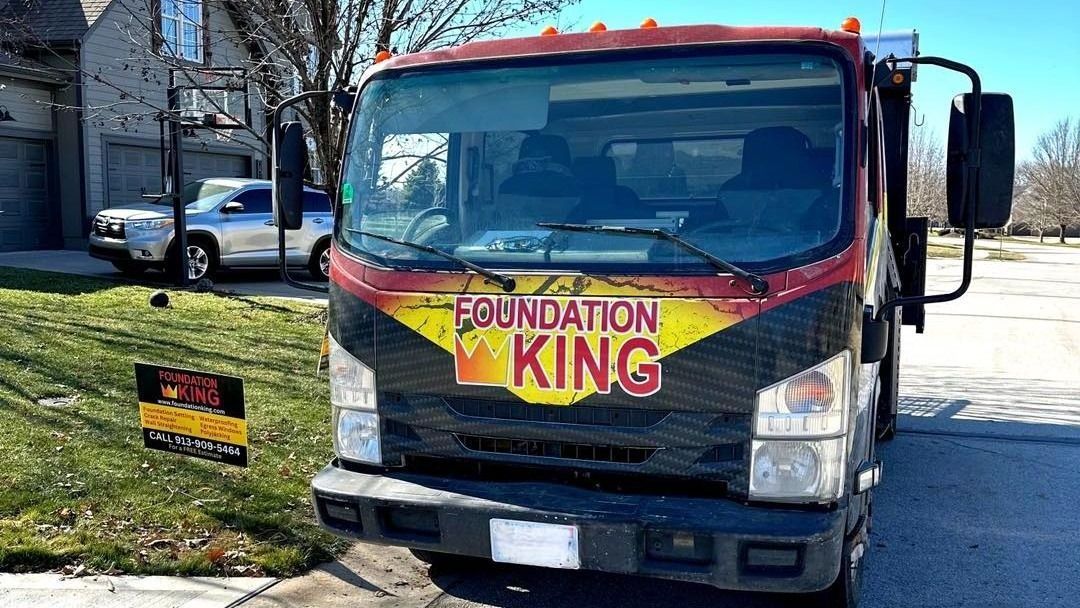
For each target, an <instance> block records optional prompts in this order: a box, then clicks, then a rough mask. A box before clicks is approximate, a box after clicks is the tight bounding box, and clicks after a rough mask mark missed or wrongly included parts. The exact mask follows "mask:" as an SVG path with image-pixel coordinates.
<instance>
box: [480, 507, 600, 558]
mask: <svg viewBox="0 0 1080 608" xmlns="http://www.w3.org/2000/svg"><path fill="white" fill-rule="evenodd" d="M489 527H490V531H491V559H492V560H493V561H496V562H502V563H507V564H523V565H526V566H541V567H545V568H564V569H569V570H577V569H579V568H581V553H580V548H579V547H580V545H579V541H578V527H577V526H574V525H566V524H550V523H545V522H537V521H522V520H516V519H497V518H493V519H491V520H490V524H489Z"/></svg>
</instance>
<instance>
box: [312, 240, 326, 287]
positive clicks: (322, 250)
mask: <svg viewBox="0 0 1080 608" xmlns="http://www.w3.org/2000/svg"><path fill="white" fill-rule="evenodd" d="M308 272H310V273H311V276H312V277H314V278H315V280H316V281H329V280H330V241H323V242H321V243H319V244H318V245H317V246H316V247H315V251H312V252H311V259H309V260H308Z"/></svg>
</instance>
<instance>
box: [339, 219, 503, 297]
mask: <svg viewBox="0 0 1080 608" xmlns="http://www.w3.org/2000/svg"><path fill="white" fill-rule="evenodd" d="M346 230H347V231H349V232H351V233H353V234H359V235H361V236H368V237H371V238H373V239H379V240H380V241H386V242H387V243H394V244H395V245H401V246H403V247H412V248H413V249H416V250H419V251H425V252H427V253H430V254H432V255H437V256H439V257H440V258H443V259H446V260H450V261H451V262H455V263H457V264H458V265H459V266H461V267H462V268H468V269H469V270H471V271H473V272H475V273H476V274H478V275H480V276H482V277H484V278H485V279H487V280H488V281H490V282H492V283H494V284H496V285H498V286H499V287H502V290H503V291H506V292H510V291H514V289H516V288H517V281H515V280H514V277H510V276H507V275H505V274H502V273H498V272H495V271H494V270H488V269H487V268H484V267H483V266H477V265H476V264H473V263H472V262H470V261H469V260H466V259H465V258H461V257H458V256H456V255H454V254H452V253H446V252H445V251H443V250H441V249H436V248H435V247H432V246H431V245H423V244H421V243H413V242H412V241H403V240H401V239H395V238H394V237H392V236H386V235H383V234H375V233H374V232H368V231H366V230H356V229H354V228H346Z"/></svg>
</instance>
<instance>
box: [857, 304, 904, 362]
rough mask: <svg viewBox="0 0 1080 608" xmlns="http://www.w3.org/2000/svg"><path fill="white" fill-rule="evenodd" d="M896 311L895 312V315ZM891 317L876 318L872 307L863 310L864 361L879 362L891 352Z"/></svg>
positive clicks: (862, 357)
mask: <svg viewBox="0 0 1080 608" xmlns="http://www.w3.org/2000/svg"><path fill="white" fill-rule="evenodd" d="M895 314H896V313H895V312H894V313H893V315H895ZM890 327H891V325H890V320H889V319H875V318H874V314H873V312H872V311H871V309H869V308H867V309H865V310H863V326H862V349H861V351H862V356H861V357H860V358H861V359H862V363H877V362H878V361H881V360H883V359H884V358H885V355H886V354H887V353H888V352H889V329H890Z"/></svg>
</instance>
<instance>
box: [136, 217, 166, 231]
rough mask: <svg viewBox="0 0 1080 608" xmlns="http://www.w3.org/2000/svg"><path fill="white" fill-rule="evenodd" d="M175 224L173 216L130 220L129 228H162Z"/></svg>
mask: <svg viewBox="0 0 1080 608" xmlns="http://www.w3.org/2000/svg"><path fill="white" fill-rule="evenodd" d="M172 225H173V220H172V218H161V219H157V220H134V221H128V223H127V228H128V230H162V229H164V228H168V227H170V226H172Z"/></svg>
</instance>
